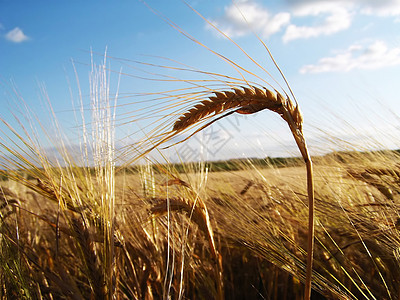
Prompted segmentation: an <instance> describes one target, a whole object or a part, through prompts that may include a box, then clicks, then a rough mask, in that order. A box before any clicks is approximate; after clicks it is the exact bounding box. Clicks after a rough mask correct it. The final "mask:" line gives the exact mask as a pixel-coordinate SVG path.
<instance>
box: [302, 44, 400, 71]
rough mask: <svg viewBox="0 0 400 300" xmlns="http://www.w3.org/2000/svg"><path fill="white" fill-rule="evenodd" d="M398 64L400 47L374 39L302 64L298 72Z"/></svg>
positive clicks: (375, 67)
mask: <svg viewBox="0 0 400 300" xmlns="http://www.w3.org/2000/svg"><path fill="white" fill-rule="evenodd" d="M399 64H400V47H397V48H389V47H388V46H387V45H386V43H385V42H383V41H375V42H373V43H371V44H369V45H361V44H353V45H351V46H350V47H349V48H347V49H346V50H344V51H340V52H339V53H338V54H337V55H335V56H332V57H324V58H321V59H320V60H319V61H318V63H317V64H314V65H306V66H303V67H302V68H301V69H300V73H302V74H304V73H322V72H348V71H351V70H355V69H361V70H374V69H379V68H384V67H388V66H395V65H399Z"/></svg>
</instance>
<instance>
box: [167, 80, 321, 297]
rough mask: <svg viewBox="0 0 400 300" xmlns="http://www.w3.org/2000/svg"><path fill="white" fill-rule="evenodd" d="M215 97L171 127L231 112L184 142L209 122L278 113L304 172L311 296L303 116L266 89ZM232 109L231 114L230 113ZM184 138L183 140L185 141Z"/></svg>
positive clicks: (310, 192) (311, 219)
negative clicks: (264, 112) (291, 139)
mask: <svg viewBox="0 0 400 300" xmlns="http://www.w3.org/2000/svg"><path fill="white" fill-rule="evenodd" d="M214 94H215V96H210V97H208V99H206V100H203V101H201V102H200V103H199V104H197V105H195V106H194V107H193V108H191V109H190V110H189V111H187V112H186V113H184V114H183V115H181V116H180V117H179V118H178V119H177V120H176V121H175V123H174V124H173V132H174V133H175V134H177V133H179V132H181V131H183V130H185V129H187V128H189V127H191V126H193V125H195V124H196V123H198V122H201V121H203V120H204V119H206V118H207V117H209V116H210V115H211V114H214V115H218V114H222V113H224V112H226V111H227V110H231V111H230V112H229V113H226V114H224V115H222V116H221V117H219V118H216V119H214V120H213V121H211V122H209V123H207V124H206V125H204V126H202V127H200V128H199V129H197V130H196V131H195V132H194V133H192V134H191V135H190V136H189V137H188V138H190V137H191V136H193V135H194V134H196V133H197V132H199V131H201V130H203V129H204V128H205V127H207V126H209V125H211V124H212V123H213V122H215V121H217V120H219V119H221V118H223V117H226V116H228V115H229V114H232V113H235V112H236V113H239V114H253V113H256V112H259V111H261V110H264V109H268V110H270V111H273V112H276V113H278V114H279V115H280V116H281V117H282V118H283V119H284V120H285V121H286V123H287V124H288V125H289V128H290V131H291V132H292V134H293V137H294V139H295V141H296V144H297V146H298V148H299V150H300V152H301V155H302V157H303V159H304V161H305V163H306V168H307V191H308V205H309V219H308V243H307V244H308V246H307V247H308V248H307V270H306V287H305V297H304V298H305V299H310V296H311V275H312V263H313V252H314V183H313V171H312V161H311V158H310V155H309V152H308V149H307V144H306V141H305V138H304V134H303V116H302V114H301V112H300V109H299V106H298V104H297V102H293V101H292V100H291V99H290V98H289V96H288V95H285V96H283V95H282V94H281V93H279V92H278V91H275V93H274V92H272V91H271V90H269V89H267V88H263V89H261V88H257V87H255V86H248V87H241V88H233V89H232V90H227V91H222V92H214ZM232 109H234V110H232ZM188 138H186V139H185V140H187V139H188Z"/></svg>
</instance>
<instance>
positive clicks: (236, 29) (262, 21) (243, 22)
mask: <svg viewBox="0 0 400 300" xmlns="http://www.w3.org/2000/svg"><path fill="white" fill-rule="evenodd" d="M289 21H290V14H289V13H287V12H281V13H278V14H275V15H271V13H270V12H269V11H268V10H267V9H266V8H264V7H263V6H261V5H259V4H257V3H255V2H253V1H251V0H248V1H241V2H239V3H236V4H232V5H229V6H227V7H225V14H224V16H223V17H222V18H220V19H218V20H214V21H212V22H213V23H214V24H215V25H216V26H217V27H218V28H220V29H222V31H223V32H225V33H226V34H227V35H229V36H231V37H235V36H243V35H245V34H247V33H249V32H251V30H254V31H255V32H257V33H259V34H261V36H262V37H263V38H267V37H269V36H271V35H272V34H274V33H276V32H278V31H280V30H281V29H282V28H283V27H284V26H286V25H287V24H289Z"/></svg>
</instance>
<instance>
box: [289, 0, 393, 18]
mask: <svg viewBox="0 0 400 300" xmlns="http://www.w3.org/2000/svg"><path fill="white" fill-rule="evenodd" d="M286 2H287V3H288V4H289V5H291V6H293V7H297V8H298V7H302V6H311V5H319V4H321V3H331V4H332V5H336V6H342V5H354V6H357V7H358V8H359V10H360V12H361V13H364V14H369V15H378V16H398V15H400V1H399V0H286Z"/></svg>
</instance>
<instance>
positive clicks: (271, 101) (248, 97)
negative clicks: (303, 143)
mask: <svg viewBox="0 0 400 300" xmlns="http://www.w3.org/2000/svg"><path fill="white" fill-rule="evenodd" d="M233 108H236V110H235V112H237V113H240V114H253V113H255V112H258V111H261V110H264V109H269V110H271V111H274V112H276V113H278V114H279V115H280V116H281V117H282V118H283V119H284V120H285V121H287V122H289V120H288V115H287V112H288V113H289V114H290V116H291V117H292V119H293V120H294V122H295V123H296V126H297V127H298V128H299V129H300V130H302V123H303V117H302V115H301V113H300V110H299V108H298V105H297V103H296V104H294V103H293V102H292V101H291V100H290V98H289V97H287V96H286V97H284V96H283V95H282V94H281V93H279V92H277V91H275V93H274V92H272V91H271V90H269V89H267V88H262V89H261V88H258V87H255V86H249V87H241V88H233V89H232V90H231V91H229V90H226V91H221V92H218V91H217V92H214V96H209V97H208V99H206V100H203V101H201V102H200V103H199V104H197V105H195V106H194V107H193V108H191V109H190V110H189V111H188V112H186V113H184V114H183V115H182V116H180V117H179V118H178V120H177V121H175V123H174V125H173V130H174V131H182V130H184V129H186V128H188V127H189V126H191V125H193V124H195V123H197V122H199V121H202V120H203V119H205V118H206V117H207V116H210V115H211V114H214V115H217V114H221V113H223V112H225V111H227V110H230V109H233Z"/></svg>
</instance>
